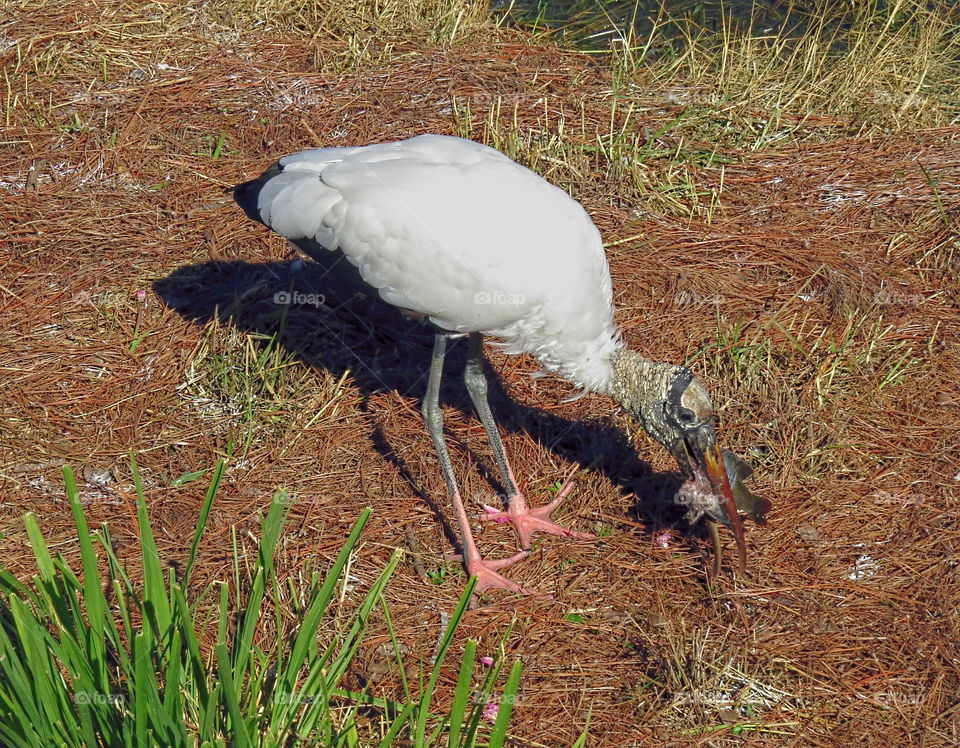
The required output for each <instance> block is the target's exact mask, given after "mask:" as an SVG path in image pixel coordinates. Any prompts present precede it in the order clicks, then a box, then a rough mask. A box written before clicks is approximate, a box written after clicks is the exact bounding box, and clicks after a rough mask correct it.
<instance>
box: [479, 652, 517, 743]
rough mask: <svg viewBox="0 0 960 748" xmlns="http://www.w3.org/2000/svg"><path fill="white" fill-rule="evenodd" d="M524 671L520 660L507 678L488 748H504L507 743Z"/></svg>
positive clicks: (514, 664)
mask: <svg viewBox="0 0 960 748" xmlns="http://www.w3.org/2000/svg"><path fill="white" fill-rule="evenodd" d="M522 670H523V667H522V666H521V664H520V662H519V660H518V661H517V662H515V663H513V667H512V668H510V675H509V676H508V677H507V685H506V686H504V688H503V698H502V699H501V700H500V709H499V711H498V712H497V719H496V721H495V722H494V723H493V730H491V732H490V741H489V743H487V748H502V746H503V745H504V743H505V742H506V739H507V728H508V727H509V726H510V715H512V714H513V707H514V705H515V704H516V703H517V690H518V689H519V688H520V673H521V671H522Z"/></svg>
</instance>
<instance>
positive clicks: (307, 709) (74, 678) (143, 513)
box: [0, 460, 521, 748]
mask: <svg viewBox="0 0 960 748" xmlns="http://www.w3.org/2000/svg"><path fill="white" fill-rule="evenodd" d="M131 466H132V472H133V478H134V484H135V488H136V494H137V522H138V529H139V535H140V541H141V556H140V568H138V569H136V570H132V569H128V568H127V567H126V566H125V565H124V564H122V563H121V562H120V561H119V560H118V558H117V555H116V553H115V549H114V546H113V544H112V542H111V540H110V535H109V533H108V531H107V528H106V527H105V526H104V527H103V528H101V531H100V532H99V533H92V532H91V531H90V529H89V527H88V525H87V521H86V518H85V516H84V513H83V509H82V505H81V500H80V497H79V494H78V491H77V485H76V481H75V479H74V475H73V473H72V471H71V470H70V469H69V468H68V469H66V470H65V471H64V475H65V479H66V485H67V493H68V496H69V499H70V506H71V510H72V513H73V519H74V522H75V526H76V531H77V541H76V542H77V543H78V545H79V548H80V556H81V559H82V568H83V573H82V578H81V577H80V576H78V575H77V574H76V573H75V571H74V570H73V569H72V568H70V566H69V565H68V564H67V562H66V561H65V560H64V558H63V556H59V555H58V556H57V557H56V558H54V557H53V556H52V555H51V552H50V548H49V546H48V544H47V542H46V541H45V539H44V538H43V535H42V534H41V531H40V528H39V525H38V523H37V519H36V517H35V516H34V515H33V514H28V515H27V516H26V518H25V523H26V529H27V533H28V537H29V540H30V545H31V547H32V549H33V553H34V556H35V558H36V563H37V568H38V570H39V573H38V575H37V576H36V577H34V579H33V581H32V584H26V583H24V582H22V581H20V580H19V579H17V578H16V577H15V576H14V575H13V574H11V573H10V572H9V571H7V570H6V569H0V742H2V743H3V744H4V745H11V746H12V745H16V746H38V748H46V747H47V746H52V745H59V746H77V747H78V748H81V747H83V746H94V745H137V746H147V745H154V744H158V745H165V746H193V745H205V746H226V745H230V746H254V745H256V746H281V745H283V746H287V745H292V744H300V743H305V744H310V745H326V746H356V745H360V744H363V745H381V746H390V745H394V744H395V742H396V741H398V740H401V739H404V740H410V741H411V743H412V744H415V745H418V746H421V745H422V746H432V745H439V744H444V745H448V746H473V745H477V744H478V743H480V742H482V743H483V744H485V745H488V746H502V745H503V744H504V742H505V740H506V734H507V727H508V725H509V721H510V715H511V711H512V706H513V704H514V703H515V700H516V693H517V690H518V688H519V683H520V674H521V668H520V663H519V662H515V663H514V664H513V666H512V667H511V669H510V673H509V676H508V678H507V680H506V685H505V687H504V690H503V696H502V698H501V701H500V708H499V711H498V713H497V716H496V718H495V721H494V723H493V725H492V727H491V728H490V729H489V730H487V729H486V728H483V729H481V725H482V724H483V723H482V719H483V716H484V715H483V708H484V704H483V703H482V701H481V702H478V701H477V699H475V698H471V696H473V695H474V694H475V693H476V692H475V691H474V690H473V689H474V680H475V676H474V660H475V656H476V642H474V641H468V642H467V644H466V648H465V655H464V658H463V660H462V661H461V663H460V667H459V676H458V678H457V684H456V689H455V694H454V700H453V704H452V707H451V709H450V710H449V712H448V713H447V714H444V715H439V714H436V713H434V712H432V711H431V704H432V702H433V697H434V690H435V687H436V685H437V682H438V679H439V675H440V671H441V668H442V666H443V663H444V661H445V659H446V656H447V654H448V652H449V649H450V645H451V643H452V641H453V639H454V636H455V633H456V630H457V626H458V624H459V622H460V620H461V618H462V616H463V614H464V612H465V610H466V608H467V603H468V601H469V599H470V595H471V593H472V590H473V586H474V585H473V583H472V582H471V584H470V585H468V587H467V590H466V591H465V593H464V595H463V597H462V598H461V600H460V603H459V605H458V606H457V607H456V609H455V610H454V612H453V613H452V615H451V616H450V622H449V625H448V626H447V629H446V631H445V633H444V636H443V638H442V640H441V641H440V644H439V648H438V650H437V652H436V655H435V659H434V660H433V662H432V664H431V665H424V666H423V668H422V672H423V671H425V672H428V673H429V676H428V677H427V679H426V683H423V682H422V681H421V683H420V688H419V691H418V694H419V695H418V694H415V693H414V689H413V688H412V687H411V685H410V684H408V683H406V681H404V693H405V700H404V702H403V703H398V702H393V701H387V700H384V699H380V698H375V697H374V696H372V695H371V694H369V693H355V692H349V691H346V690H344V689H343V688H342V687H341V685H340V681H341V680H342V678H343V676H344V674H345V673H346V672H347V670H348V668H349V667H350V664H351V662H352V660H353V658H354V656H355V655H356V653H357V650H358V647H359V646H360V643H361V641H362V639H363V637H364V634H365V632H366V630H367V627H368V624H369V623H370V621H371V619H372V617H373V616H374V615H375V614H376V613H377V611H378V610H381V609H382V611H383V615H384V617H385V620H386V623H387V627H388V630H389V632H390V639H391V641H392V642H393V645H394V654H395V656H396V659H397V663H398V665H399V666H400V672H401V673H403V672H404V667H403V662H402V657H401V648H400V647H399V646H398V644H397V639H396V635H395V633H394V631H393V628H392V626H391V624H390V616H389V611H388V609H387V607H386V603H385V599H384V591H385V589H386V587H387V584H388V583H389V582H390V579H391V577H392V575H393V573H394V571H395V570H396V567H397V564H398V563H399V561H400V557H401V555H402V552H401V551H399V550H398V551H397V552H395V553H394V555H393V557H392V558H391V559H390V561H389V563H388V564H387V565H386V567H385V568H384V569H383V570H382V571H381V573H380V574H379V576H378V577H377V579H376V581H375V582H374V583H373V584H372V585H371V586H370V589H369V590H368V591H367V593H366V594H365V595H364V596H363V598H362V600H361V601H360V602H359V604H358V605H357V606H356V607H355V609H354V610H353V611H352V612H351V613H349V614H346V615H344V614H343V613H342V612H340V613H338V615H337V616H336V617H333V616H330V615H328V612H329V609H330V605H331V602H332V601H333V600H334V599H335V597H336V591H337V588H338V586H340V585H341V584H343V576H344V569H345V567H346V566H347V562H348V559H349V558H350V556H351V554H352V553H353V552H354V550H355V547H356V544H357V541H358V540H359V538H360V535H361V533H362V531H363V528H364V525H365V524H366V522H367V520H368V519H369V516H370V510H369V509H368V510H366V511H365V512H364V513H363V514H362V515H361V516H360V519H359V520H358V521H357V523H356V525H355V526H354V528H353V531H352V532H351V533H350V536H349V538H348V539H347V541H346V542H345V544H344V546H343V548H342V550H341V551H340V553H339V555H338V556H337V559H336V560H335V561H334V563H333V564H332V566H331V567H330V568H329V570H328V571H327V572H326V574H325V575H322V576H321V575H319V574H316V573H315V574H314V575H313V576H312V578H311V579H310V580H309V582H307V583H306V584H305V587H304V589H300V590H296V592H297V593H299V594H298V597H299V599H301V600H303V601H304V603H305V604H304V606H303V610H302V613H301V615H300V621H299V625H298V627H297V628H296V630H295V631H293V632H292V633H290V635H289V636H287V637H281V636H279V635H273V636H265V635H263V629H264V628H265V625H264V624H265V623H267V622H268V619H269V618H270V616H269V615H268V614H267V613H266V606H267V603H268V602H269V601H270V599H271V597H272V596H274V595H275V594H276V593H277V591H278V589H279V588H280V583H279V580H278V575H277V569H276V566H275V562H274V553H275V549H276V547H277V543H278V541H279V539H280V535H281V531H282V528H283V523H284V519H285V516H286V513H287V509H288V508H289V505H290V503H289V502H288V501H286V500H285V497H284V495H283V492H279V493H278V494H277V495H276V496H275V497H274V500H273V502H272V503H271V505H270V509H269V511H268V513H267V516H266V517H265V518H264V519H263V520H262V522H261V532H262V537H261V540H260V544H259V552H258V555H257V559H256V562H255V563H253V564H251V565H250V570H249V572H248V578H247V579H246V580H244V581H245V582H246V584H244V585H243V586H242V588H243V589H244V590H245V592H243V593H242V594H241V592H240V587H241V585H240V584H239V583H238V584H237V585H236V586H235V588H234V589H230V587H229V586H228V585H227V584H225V583H219V582H218V583H214V584H213V585H211V586H210V587H208V588H207V589H205V590H204V591H203V592H202V593H201V594H200V595H194V594H193V591H192V589H191V585H190V580H191V573H192V570H193V568H194V563H195V561H196V559H197V553H198V548H199V545H200V540H201V537H202V534H203V530H204V526H205V524H206V521H207V518H208V516H209V514H210V509H211V506H212V503H213V501H214V497H215V495H216V492H217V488H218V486H219V483H220V481H221V479H222V476H223V473H224V465H223V463H222V462H221V463H220V464H219V465H218V466H217V468H216V470H215V472H214V477H213V480H212V483H211V486H210V488H209V490H208V492H207V496H206V500H205V501H204V503H203V506H202V509H201V511H200V516H199V520H198V523H197V530H196V532H195V534H194V537H193V542H192V544H191V547H190V552H189V557H188V560H187V562H186V564H185V566H184V567H183V568H182V570H180V571H181V573H180V574H175V573H174V572H173V570H172V569H167V570H165V569H164V568H163V563H162V559H161V557H160V554H159V553H158V551H157V546H156V544H155V542H154V535H153V530H152V528H151V525H150V521H149V519H148V516H147V508H146V501H145V499H144V494H143V488H142V485H141V482H140V476H139V471H138V469H137V464H136V461H135V460H133V461H132V465H131ZM101 554H103V556H105V559H106V564H107V566H108V567H109V578H110V579H111V580H112V585H111V587H110V589H109V590H105V589H104V585H103V577H102V575H101V572H102V568H101V560H102V557H101ZM234 554H235V558H234V568H235V571H236V573H237V574H238V575H239V574H240V569H241V568H243V566H242V563H243V562H242V559H241V558H239V557H238V556H237V552H236V551H234ZM134 571H135V574H134V573H132V572H134ZM133 578H142V582H139V583H135V582H134V581H132V579H133ZM211 607H212V608H213V609H214V612H215V620H216V621H217V626H216V643H215V645H214V647H213V651H212V653H205V652H204V651H203V649H202V648H201V644H200V642H201V632H202V630H203V626H204V623H205V621H206V620H207V619H208V616H209V615H210V609H211ZM331 618H332V619H333V621H331ZM231 621H232V622H235V625H234V626H230V625H229V622H231ZM278 628H279V627H278ZM321 640H326V641H329V642H330V643H329V644H326V645H324V644H321ZM501 666H502V661H501V662H498V663H495V666H494V667H491V668H489V669H488V671H487V672H486V673H485V676H484V677H483V678H482V679H481V685H480V692H481V693H490V692H491V691H492V689H493V687H494V685H495V683H496V682H497V679H498V677H499V675H500V673H501ZM481 733H483V735H482V739H481V737H480V734H481Z"/></svg>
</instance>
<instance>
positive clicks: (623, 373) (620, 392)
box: [610, 348, 674, 425]
mask: <svg viewBox="0 0 960 748" xmlns="http://www.w3.org/2000/svg"><path fill="white" fill-rule="evenodd" d="M612 363H613V380H612V382H611V386H610V395H611V396H612V397H613V399H614V400H616V401H617V402H618V403H619V404H620V405H621V406H622V407H623V408H624V409H626V411H627V412H628V413H630V414H631V415H632V416H634V417H635V418H640V419H641V423H642V422H643V420H642V417H641V414H642V413H643V412H644V410H645V407H644V406H646V405H648V404H649V403H654V402H657V401H662V400H663V398H664V393H665V392H666V391H667V389H668V387H669V379H670V375H671V370H672V369H673V368H674V367H672V366H671V365H670V364H666V363H661V362H659V361H653V360H652V359H649V358H646V357H645V356H641V355H640V354H639V353H637V352H636V351H631V350H630V349H629V348H621V349H620V350H619V351H617V352H616V353H615V354H614V357H613V362H612ZM644 425H646V424H644Z"/></svg>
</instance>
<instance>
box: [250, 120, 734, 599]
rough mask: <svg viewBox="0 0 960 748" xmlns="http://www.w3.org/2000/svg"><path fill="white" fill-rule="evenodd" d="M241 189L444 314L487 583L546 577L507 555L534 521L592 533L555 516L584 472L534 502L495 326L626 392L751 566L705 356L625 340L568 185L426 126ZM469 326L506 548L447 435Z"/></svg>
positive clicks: (461, 519) (314, 252)
mask: <svg viewBox="0 0 960 748" xmlns="http://www.w3.org/2000/svg"><path fill="white" fill-rule="evenodd" d="M234 196H235V199H236V201H237V203H238V204H239V205H240V206H241V207H243V209H244V210H245V211H246V213H247V214H248V215H249V216H250V217H251V218H253V219H255V220H258V221H260V222H262V223H264V224H265V225H266V226H268V227H269V228H271V229H273V230H274V231H276V232H277V233H278V234H281V235H282V236H285V237H286V238H287V239H289V240H290V241H292V242H293V243H294V244H296V245H297V246H298V247H300V248H301V249H302V250H303V251H304V252H306V253H307V254H308V255H311V256H314V257H317V256H319V255H321V254H323V253H325V252H327V251H334V250H337V251H340V252H342V253H343V255H344V256H345V257H346V258H347V260H349V261H350V262H351V263H353V264H354V265H355V266H356V267H357V268H358V269H359V271H360V275H361V276H362V278H363V279H364V281H366V282H367V283H368V284H370V286H372V287H373V288H375V289H376V290H377V291H378V292H379V294H380V296H381V297H382V298H383V299H384V300H385V301H387V302H388V303H390V304H393V305H394V306H396V307H399V308H400V309H402V310H405V311H408V312H414V313H416V314H418V315H422V316H423V317H425V318H426V319H428V320H429V321H430V322H431V323H432V324H433V326H434V329H435V332H436V334H435V338H434V352H433V359H432V362H431V365H430V373H429V380H428V384H427V390H426V395H425V396H424V399H423V407H422V412H423V416H424V420H425V421H426V425H427V428H428V430H429V432H430V436H431V437H432V439H433V443H434V446H435V447H436V450H437V455H438V457H439V460H440V466H441V468H442V470H443V476H444V479H445V481H446V485H447V489H448V491H449V493H450V498H451V501H452V503H453V508H454V512H455V514H456V518H457V523H458V524H459V527H460V533H461V536H462V540H463V561H464V564H465V566H466V569H467V571H468V573H469V574H471V575H474V576H476V577H477V578H478V580H477V589H478V590H483V589H486V588H490V587H502V588H506V589H510V590H513V591H516V592H522V593H527V592H530V590H526V589H524V588H522V587H520V585H518V584H516V583H515V582H513V581H511V580H509V579H507V578H505V577H504V576H502V575H501V574H500V573H499V572H498V570H499V569H502V568H503V567H505V566H508V565H510V564H512V563H514V562H516V561H519V560H520V559H522V558H523V557H524V556H525V555H526V553H527V552H528V550H529V548H530V536H531V535H532V534H533V533H534V532H548V533H553V534H557V535H564V536H568V537H577V538H589V537H592V536H590V535H587V534H585V533H578V532H573V531H571V530H568V529H565V528H563V527H561V526H560V525H558V524H556V523H555V522H553V521H552V520H551V519H550V516H551V513H552V512H553V511H554V510H555V509H556V507H557V505H558V504H559V503H560V502H561V501H562V500H563V498H564V497H565V496H566V495H567V493H568V491H569V489H570V485H569V484H568V485H567V486H565V487H564V488H563V489H562V490H561V491H560V493H559V495H558V496H557V497H556V499H554V500H553V501H552V502H550V503H549V504H547V505H546V506H542V507H538V508H531V507H528V505H527V503H526V500H525V498H524V496H523V494H522V493H521V492H520V490H519V488H518V485H517V481H516V479H515V477H514V473H513V471H512V470H511V468H510V464H509V462H508V461H507V458H506V454H505V452H504V449H503V444H502V442H501V440H500V435H499V432H498V430H497V426H496V423H495V422H494V419H493V415H492V413H491V411H490V406H489V405H488V403H487V381H486V378H485V375H484V371H483V361H484V357H483V336H491V337H495V338H498V339H499V340H500V341H502V343H503V345H504V348H505V350H506V351H507V352H508V353H521V352H525V353H530V354H533V356H535V357H536V359H537V360H538V361H539V362H540V364H542V365H543V367H544V368H545V369H547V370H548V371H550V372H553V373H555V374H557V375H559V376H561V377H563V378H564V379H567V380H568V381H570V382H572V383H573V384H574V385H576V386H577V387H580V388H582V389H584V390H590V391H594V392H599V393H603V394H606V395H609V396H611V397H612V398H613V399H614V400H615V401H617V402H618V403H619V404H620V405H622V406H623V407H624V408H625V409H626V410H627V412H628V413H629V414H631V415H632V416H633V417H634V418H636V419H637V420H638V421H639V423H640V424H641V425H642V426H643V427H644V428H645V429H646V430H647V431H648V432H649V433H650V434H651V435H652V436H653V437H654V438H655V439H656V440H657V441H658V442H660V443H661V444H662V445H664V446H665V447H666V448H667V449H669V450H670V452H671V453H672V454H673V455H674V457H676V459H677V460H678V462H679V463H680V466H681V469H682V470H683V472H684V473H685V474H686V476H687V477H688V479H689V481H688V486H691V487H693V488H692V489H691V490H690V491H688V492H687V494H688V499H689V498H690V497H691V496H696V497H700V498H701V499H703V497H706V499H705V500H704V506H703V509H702V510H701V513H702V512H703V511H704V510H705V511H706V512H707V514H708V516H709V517H711V518H713V519H715V520H720V521H724V522H727V523H729V524H730V525H732V526H733V529H734V531H735V533H736V538H737V544H738V548H739V551H740V559H741V566H742V564H743V559H744V557H745V550H744V539H743V529H742V526H741V524H740V520H739V517H738V515H737V511H736V505H735V501H734V497H733V495H732V492H731V488H730V483H729V480H728V476H727V472H726V470H725V468H724V462H723V457H722V454H721V452H720V449H719V447H718V446H717V442H716V435H715V430H714V423H713V408H712V405H711V403H710V398H709V396H708V394H707V390H706V388H705V387H704V386H703V385H702V384H701V382H700V381H699V380H698V379H696V378H695V377H694V376H693V375H692V374H691V372H690V371H689V369H686V368H684V367H682V366H675V365H672V364H667V363H657V362H654V361H651V360H650V359H647V358H645V357H643V356H641V355H640V354H639V353H637V352H635V351H631V350H629V349H627V348H626V347H625V345H624V342H623V340H622V338H621V335H620V333H619V331H618V329H617V327H616V325H615V324H614V321H613V305H612V291H611V281H610V270H609V267H608V265H607V259H606V256H605V255H604V250H603V244H602V241H601V238H600V232H599V231H598V230H597V228H596V226H594V224H593V222H592V221H591V220H590V217H589V216H588V215H587V212H586V211H585V210H584V209H583V207H582V206H581V205H580V204H579V203H578V202H577V201H576V200H574V199H573V198H572V197H570V196H569V195H568V194H566V193H565V192H564V191H563V190H561V189H559V188H557V187H554V186H553V185H551V184H550V183H548V182H546V181H545V180H544V179H542V178H541V177H539V176H538V175H537V174H535V173H534V172H532V171H530V170H529V169H527V168H525V167H523V166H521V165H520V164H517V163H516V162H514V161H512V160H510V159H509V158H508V157H507V156H505V155H504V154H502V153H500V152H499V151H497V150H495V149H493V148H489V147H487V146H484V145H481V144H479V143H475V142H473V141H470V140H464V139H462V138H455V137H449V136H443V135H420V136H417V137H413V138H409V139H408V140H402V141H399V142H396V143H385V144H380V145H368V146H361V147H356V148H320V149H315V150H308V151H303V152H301V153H295V154H293V155H290V156H285V157H284V158H281V159H280V161H278V162H277V163H276V164H274V165H273V166H271V167H270V168H269V169H267V171H266V172H264V173H263V174H262V175H261V176H260V177H259V178H257V179H255V180H252V181H250V182H246V183H244V184H241V185H239V186H238V187H236V188H235V189H234ZM462 335H466V336H468V337H469V355H468V360H467V364H466V370H465V372H464V380H465V383H466V388H467V391H468V392H469V394H470V398H471V400H472V401H473V404H474V406H475V407H476V409H477V413H478V415H479V417H480V420H481V422H482V423H483V426H484V428H485V430H486V433H487V437H488V439H489V441H490V445H491V448H492V450H493V455H494V459H495V461H496V463H497V466H498V469H499V471H500V473H501V478H502V480H503V484H504V486H505V487H506V489H507V494H508V496H507V501H506V504H507V507H506V510H505V511H497V510H494V509H492V508H490V507H486V509H487V513H486V514H485V515H482V518H483V519H487V520H495V521H501V522H502V521H509V522H511V523H512V524H513V525H514V527H515V528H516V529H517V532H518V534H519V536H520V543H521V548H522V552H521V553H518V554H517V555H515V556H512V557H510V558H507V559H502V560H498V561H488V560H485V559H483V558H482V557H481V555H480V553H479V551H478V550H477V546H476V543H475V541H474V538H473V534H472V532H471V530H470V524H469V521H468V516H467V511H466V508H465V507H464V504H463V500H462V498H461V496H460V491H459V488H458V484H457V479H456V476H455V474H454V470H453V465H452V463H451V460H450V456H449V453H448V451H447V446H446V443H445V440H444V436H443V413H442V411H441V409H440V403H439V393H440V379H441V376H442V373H443V361H444V353H445V350H446V344H447V339H448V338H449V337H452V336H462ZM693 489H696V490H693Z"/></svg>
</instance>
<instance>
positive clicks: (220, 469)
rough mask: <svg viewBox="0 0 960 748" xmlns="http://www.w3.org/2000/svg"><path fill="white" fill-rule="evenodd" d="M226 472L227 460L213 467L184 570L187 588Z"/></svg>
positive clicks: (184, 581) (184, 583)
mask: <svg viewBox="0 0 960 748" xmlns="http://www.w3.org/2000/svg"><path fill="white" fill-rule="evenodd" d="M225 472H226V462H225V461H224V460H220V461H218V462H217V466H216V467H215V468H214V469H213V476H212V477H211V479H210V487H209V488H208V489H207V495H206V497H205V498H204V500H203V506H201V507H200V516H199V517H198V518H197V529H196V530H195V531H194V533H193V542H192V543H191V544H190V555H189V556H187V564H186V567H185V568H184V571H183V587H184V588H186V587H187V585H188V584H189V582H190V573H191V572H192V571H193V564H194V561H196V558H197V550H198V549H199V548H200V539H201V538H202V537H203V531H204V528H206V526H207V520H208V519H209V518H210V507H211V506H213V499H214V497H215V496H216V495H217V490H218V489H219V488H220V482H221V481H222V480H223V475H224V473H225Z"/></svg>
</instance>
